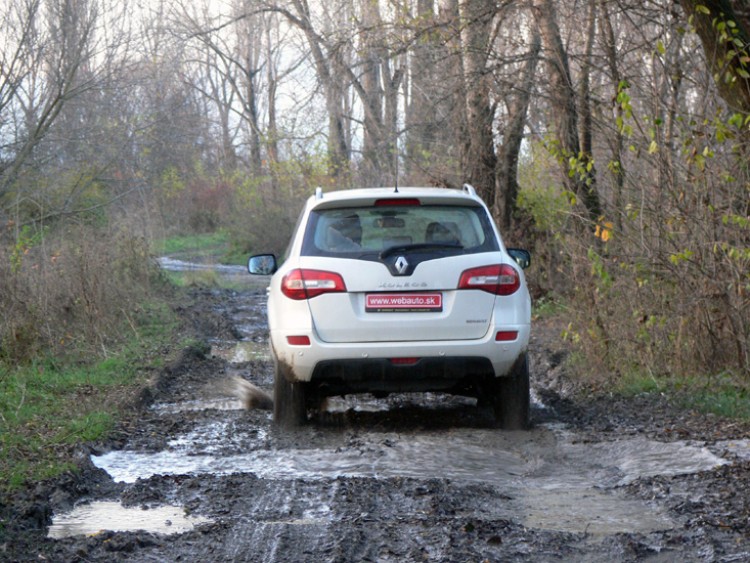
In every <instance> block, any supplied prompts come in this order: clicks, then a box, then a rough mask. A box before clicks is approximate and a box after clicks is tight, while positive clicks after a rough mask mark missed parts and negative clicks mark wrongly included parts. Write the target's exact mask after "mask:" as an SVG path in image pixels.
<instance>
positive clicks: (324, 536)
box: [0, 288, 750, 562]
mask: <svg viewBox="0 0 750 563" xmlns="http://www.w3.org/2000/svg"><path fill="white" fill-rule="evenodd" d="M182 313H183V314H184V316H185V318H186V319H187V320H188V321H189V323H190V324H191V325H192V326H193V327H194V329H195V331H196V332H197V334H198V335H200V339H201V341H202V342H204V343H205V345H198V346H194V347H192V348H190V349H188V350H185V351H184V352H183V353H182V354H180V355H179V357H178V358H177V360H175V361H174V362H173V363H172V364H171V365H170V366H168V367H167V368H166V369H165V370H164V372H163V374H162V375H161V377H160V378H159V380H158V381H157V382H155V384H154V385H153V387H151V388H150V389H149V390H147V391H145V392H144V395H143V398H144V401H143V405H142V407H141V408H140V409H139V410H138V412H137V413H136V414H135V415H134V416H132V417H130V418H128V420H127V421H126V422H124V423H123V425H122V426H121V428H120V429H119V430H118V432H117V433H116V435H115V437H114V438H113V440H112V441H111V442H110V443H107V444H99V445H97V446H95V447H94V446H92V447H91V448H90V450H88V451H85V452H82V453H81V458H80V460H79V464H80V466H81V472H80V473H79V474H77V475H75V476H72V475H71V476H67V477H65V478H62V479H60V480H58V481H57V482H55V483H52V484H45V485H43V486H40V487H39V488H38V490H36V491H28V492H27V493H26V494H25V496H23V498H22V499H21V500H20V501H18V502H17V503H16V504H15V505H13V507H14V510H16V511H17V514H16V517H15V518H13V519H12V521H10V520H9V521H7V522H6V523H5V534H4V539H3V540H2V541H1V542H0V560H9V561H11V560H32V559H33V560H35V561H38V560H51V561H108V562H109V561H180V560H181V561H268V562H272V561H289V562H298V561H337V562H338V561H378V562H389V561H393V562H402V561H534V562H539V561H727V562H729V561H746V560H750V500H749V499H748V497H749V496H750V493H748V492H747V491H748V490H750V442H749V441H748V439H747V438H749V437H750V434H748V429H747V427H743V426H741V425H738V424H733V423H729V422H724V421H721V420H718V419H713V418H710V417H703V416H699V415H697V414H695V413H685V412H680V411H678V410H676V409H673V408H672V407H671V406H670V405H669V404H666V403H665V402H662V401H661V400H660V399H658V398H657V399H653V398H635V399H632V400H628V401H624V400H613V399H611V398H608V397H607V396H606V395H598V396H594V395H591V394H586V393H584V392H582V390H580V389H576V386H575V385H574V384H573V383H572V382H571V381H569V380H568V379H567V377H566V374H565V370H564V360H565V355H566V350H565V348H564V346H563V345H562V344H561V343H560V341H559V338H558V335H559V330H558V329H557V328H556V327H555V326H554V325H553V324H551V323H544V322H539V323H537V325H536V326H535V327H534V334H533V337H532V348H533V349H532V351H531V358H532V362H533V363H532V384H533V386H534V394H535V402H534V405H533V409H532V421H533V426H532V428H531V429H530V430H528V431H524V432H504V431H501V430H497V429H496V428H494V427H493V416H492V413H491V412H489V411H485V410H484V409H482V408H480V407H478V406H477V405H476V401H474V400H471V399H464V398H460V397H450V396H442V395H391V396H389V397H388V398H386V399H381V400H376V399H374V398H372V397H369V396H361V397H355V398H349V397H348V398H346V399H338V398H337V399H335V400H331V401H329V403H328V406H327V409H326V411H325V412H323V413H321V414H320V415H319V416H318V418H317V419H316V420H314V421H313V423H312V424H310V425H309V426H308V427H305V428H303V429H301V430H297V431H294V432H289V431H281V430H279V429H277V428H275V427H274V426H273V424H272V422H271V414H270V412H269V411H267V410H262V409H252V410H247V409H245V408H244V405H243V401H242V397H241V396H240V395H239V394H238V393H237V385H236V378H242V379H243V380H245V381H248V382H250V383H252V384H254V385H257V386H258V387H260V388H261V389H265V390H266V391H269V392H270V391H271V387H272V365H271V361H270V358H269V356H268V351H267V329H266V320H265V292H264V291H263V290H262V289H257V288H256V289H252V288H249V289H248V290H246V291H228V290H211V291H208V290H203V291H197V292H196V293H195V294H194V299H193V302H192V303H191V304H190V305H186V306H185V307H184V310H183V311H182Z"/></svg>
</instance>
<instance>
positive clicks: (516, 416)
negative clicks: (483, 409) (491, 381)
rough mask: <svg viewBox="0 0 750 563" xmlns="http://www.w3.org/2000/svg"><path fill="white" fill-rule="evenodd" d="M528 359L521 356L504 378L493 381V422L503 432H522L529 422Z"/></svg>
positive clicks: (529, 389) (525, 355) (525, 356)
mask: <svg viewBox="0 0 750 563" xmlns="http://www.w3.org/2000/svg"><path fill="white" fill-rule="evenodd" d="M530 403H531V388H530V383H529V358H528V356H527V354H524V355H523V356H521V357H520V358H519V359H518V361H517V362H516V363H515V365H514V366H513V370H512V371H511V373H510V374H508V375H507V376H506V377H499V378H497V379H496V380H495V393H494V405H493V406H494V410H495V420H496V422H497V423H498V425H499V426H500V428H502V429H504V430H524V429H526V428H528V427H529V422H530Z"/></svg>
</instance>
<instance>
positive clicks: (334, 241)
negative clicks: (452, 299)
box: [302, 205, 498, 257]
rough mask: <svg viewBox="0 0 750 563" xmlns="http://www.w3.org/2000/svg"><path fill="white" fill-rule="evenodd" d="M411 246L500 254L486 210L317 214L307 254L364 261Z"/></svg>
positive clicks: (411, 209) (360, 210) (309, 230)
mask: <svg viewBox="0 0 750 563" xmlns="http://www.w3.org/2000/svg"><path fill="white" fill-rule="evenodd" d="M408 245H425V249H426V250H429V249H430V248H434V249H435V250H436V251H437V250H439V251H440V252H442V253H445V252H448V253H452V254H473V253H477V252H492V251H496V250H498V244H497V241H496V240H495V235H494V233H493V230H492V226H491V225H490V223H489V218H488V217H487V213H486V212H485V211H484V209H483V208H481V207H468V206H467V207H459V206H455V205H415V206H392V207H391V206H381V207H350V208H342V209H321V210H314V211H313V212H312V213H311V215H310V220H309V222H308V225H307V229H306V231H305V240H304V242H303V248H302V254H303V255H304V256H340V257H362V256H363V255H367V254H372V253H380V252H382V251H384V250H388V249H389V248H392V247H401V246H408Z"/></svg>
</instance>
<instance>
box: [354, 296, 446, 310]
mask: <svg viewBox="0 0 750 563" xmlns="http://www.w3.org/2000/svg"><path fill="white" fill-rule="evenodd" d="M442 310H443V294H442V293H370V294H367V295H366V296H365V311H367V312H368V313H435V312H439V311H442Z"/></svg>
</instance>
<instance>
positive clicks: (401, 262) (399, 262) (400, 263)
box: [393, 256, 409, 274]
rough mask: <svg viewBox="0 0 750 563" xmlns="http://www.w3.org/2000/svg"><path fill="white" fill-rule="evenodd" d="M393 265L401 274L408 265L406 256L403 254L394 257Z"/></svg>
mask: <svg viewBox="0 0 750 563" xmlns="http://www.w3.org/2000/svg"><path fill="white" fill-rule="evenodd" d="M393 265H394V266H396V271H397V272H398V273H399V274H403V273H404V272H406V269H407V268H408V267H409V262H407V261H406V258H404V257H403V256H399V257H398V258H396V262H395V263H394V264H393Z"/></svg>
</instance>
